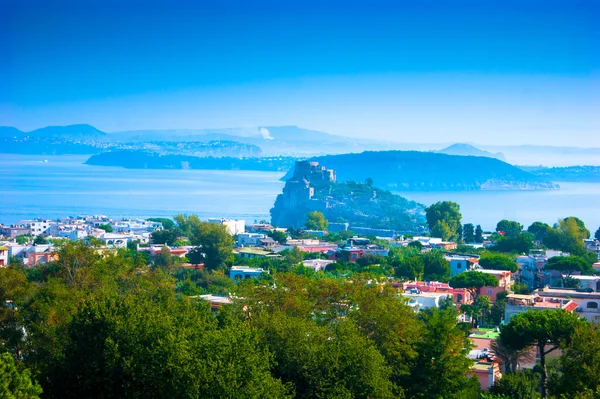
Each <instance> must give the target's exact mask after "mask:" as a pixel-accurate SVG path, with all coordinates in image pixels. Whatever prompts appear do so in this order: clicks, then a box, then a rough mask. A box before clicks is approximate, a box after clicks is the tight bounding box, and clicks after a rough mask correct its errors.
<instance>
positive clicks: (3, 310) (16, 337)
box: [0, 266, 32, 397]
mask: <svg viewBox="0 0 600 399" xmlns="http://www.w3.org/2000/svg"><path fill="white" fill-rule="evenodd" d="M31 291H32V286H31V284H30V283H29V282H28V281H27V277H26V274H25V270H24V269H17V268H15V267H14V266H11V267H2V268H0V350H2V351H9V352H10V353H11V354H12V355H13V356H14V358H15V359H18V358H19V356H20V353H21V351H22V349H23V347H22V345H23V338H24V331H23V328H22V324H21V320H19V312H18V309H19V308H20V307H21V306H22V305H23V304H25V303H26V301H27V299H28V297H29V295H30V294H31ZM0 397H2V396H1V395H0Z"/></svg>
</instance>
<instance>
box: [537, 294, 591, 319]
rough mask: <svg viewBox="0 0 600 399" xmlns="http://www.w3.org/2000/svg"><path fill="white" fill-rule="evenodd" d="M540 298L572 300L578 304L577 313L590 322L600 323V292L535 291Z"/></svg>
mask: <svg viewBox="0 0 600 399" xmlns="http://www.w3.org/2000/svg"><path fill="white" fill-rule="evenodd" d="M533 293H534V294H537V295H539V296H540V297H555V298H561V299H564V300H570V301H573V302H574V303H576V304H577V308H576V309H575V312H576V313H577V314H578V315H579V316H581V317H585V318H586V319H588V320H589V321H592V322H595V323H599V322H600V292H583V291H582V290H580V289H578V290H575V289H566V288H550V287H544V288H542V289H538V290H535V291H534V292H533Z"/></svg>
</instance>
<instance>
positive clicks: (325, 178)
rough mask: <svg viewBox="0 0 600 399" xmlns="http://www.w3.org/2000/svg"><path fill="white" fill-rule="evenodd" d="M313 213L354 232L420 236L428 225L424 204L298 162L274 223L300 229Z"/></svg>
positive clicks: (277, 203)
mask: <svg viewBox="0 0 600 399" xmlns="http://www.w3.org/2000/svg"><path fill="white" fill-rule="evenodd" d="M311 211H320V212H323V214H324V215H325V218H326V219H327V220H328V221H329V222H330V223H331V222H334V223H349V225H350V228H352V227H361V228H371V229H386V230H393V231H398V232H416V231H422V230H423V226H424V224H425V218H424V207H423V205H421V204H418V203H416V202H414V201H409V200H407V199H406V198H403V197H401V196H399V195H395V194H392V193H391V192H389V191H387V190H383V189H380V188H376V187H373V182H372V181H371V180H369V179H367V180H366V181H365V183H357V182H354V181H344V182H338V181H337V179H336V172H335V171H334V170H332V169H327V168H326V167H325V166H323V165H320V164H319V163H318V162H309V161H298V162H296V165H295V168H294V170H293V173H292V175H291V176H290V177H289V178H288V179H287V181H286V184H285V186H284V188H283V192H282V193H281V194H279V195H278V196H277V199H276V200H275V204H274V206H273V208H272V209H271V223H272V224H273V225H276V226H280V227H294V228H300V227H302V226H304V223H305V222H306V215H307V213H308V212H311Z"/></svg>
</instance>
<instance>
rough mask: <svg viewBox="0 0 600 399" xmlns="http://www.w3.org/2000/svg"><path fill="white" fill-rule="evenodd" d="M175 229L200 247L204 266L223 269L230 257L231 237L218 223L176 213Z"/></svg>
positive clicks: (211, 268) (231, 248) (210, 268)
mask: <svg viewBox="0 0 600 399" xmlns="http://www.w3.org/2000/svg"><path fill="white" fill-rule="evenodd" d="M175 221H176V222H177V231H179V232H181V233H183V234H185V235H186V236H187V237H188V238H189V240H190V242H191V243H192V245H194V246H199V247H201V248H202V252H203V253H204V255H205V256H204V267H205V268H207V269H209V270H215V269H224V268H225V266H226V262H227V261H228V260H230V259H231V256H232V254H231V251H232V250H233V237H232V236H231V235H230V234H229V232H228V231H227V228H226V227H225V226H223V225H221V224H219V223H210V222H203V221H201V220H200V219H199V218H198V217H197V216H195V215H192V216H188V215H177V216H175Z"/></svg>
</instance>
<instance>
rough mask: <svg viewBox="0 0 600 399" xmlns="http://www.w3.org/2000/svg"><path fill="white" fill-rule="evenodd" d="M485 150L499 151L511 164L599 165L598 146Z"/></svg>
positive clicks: (545, 146) (516, 147)
mask: <svg viewBox="0 0 600 399" xmlns="http://www.w3.org/2000/svg"><path fill="white" fill-rule="evenodd" d="M480 147H481V148H484V149H485V150H488V151H492V152H496V151H501V152H502V153H503V154H504V156H505V157H506V159H507V161H508V162H510V163H511V164H513V165H530V166H535V165H544V166H576V165H594V166H600V148H597V147H591V148H584V147H557V146H547V145H514V146H488V145H482V146H480Z"/></svg>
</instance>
